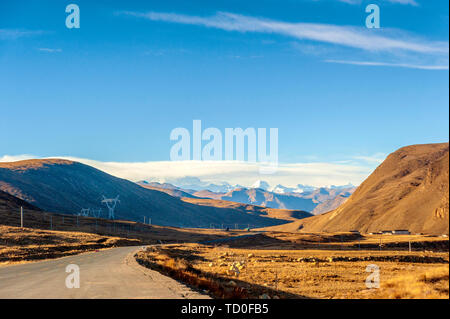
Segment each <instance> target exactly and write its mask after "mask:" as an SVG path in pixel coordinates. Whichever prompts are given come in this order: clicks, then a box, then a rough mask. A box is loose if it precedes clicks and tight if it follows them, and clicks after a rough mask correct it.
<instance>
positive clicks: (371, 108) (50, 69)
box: [0, 0, 449, 184]
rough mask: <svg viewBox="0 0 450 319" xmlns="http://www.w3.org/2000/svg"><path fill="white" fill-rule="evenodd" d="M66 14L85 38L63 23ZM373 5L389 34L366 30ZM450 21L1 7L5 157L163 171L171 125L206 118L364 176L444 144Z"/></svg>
mask: <svg viewBox="0 0 450 319" xmlns="http://www.w3.org/2000/svg"><path fill="white" fill-rule="evenodd" d="M69 3H75V4H77V5H78V6H79V7H80V18H81V19H80V20H81V28H80V29H68V28H66V26H65V19H66V16H67V13H65V7H66V5H68V4H69ZM369 3H376V4H378V5H379V6H380V10H381V29H370V30H369V29H366V28H365V18H366V16H367V13H365V10H364V9H365V7H366V5H367V4H369ZM448 12H449V10H448V2H447V1H425V0H414V1H413V0H379V1H362V0H361V1H358V0H342V1H338V0H315V1H314V0H284V1H279V0H260V1H242V0H239V1H237V0H236V1H235V0H228V1H210V0H209V1H206V0H205V1H146V2H145V3H143V1H120V2H119V1H95V3H94V1H73V2H66V1H2V2H0V109H1V117H0V133H1V139H0V158H1V157H2V156H6V155H8V156H10V157H8V159H11V158H15V157H14V156H16V157H17V156H20V155H23V154H31V155H32V156H33V157H47V156H70V157H74V158H80V159H89V160H95V161H97V162H102V163H103V162H118V163H120V162H121V163H135V162H139V163H142V162H149V161H155V162H163V161H168V160H169V152H170V148H171V146H172V145H173V142H171V141H170V140H169V134H170V132H171V130H172V129H173V128H176V127H186V128H191V127H192V121H193V120H194V119H201V120H202V123H203V125H204V127H217V128H219V129H221V130H223V129H225V128H226V127H233V128H234V127H242V128H247V127H255V128H258V127H263V128H264V127H265V128H270V127H277V128H278V129H279V161H280V162H281V163H286V164H292V165H294V164H296V163H332V164H335V163H343V164H345V163H351V164H352V165H356V164H357V166H358V167H363V168H367V170H366V171H364V173H360V178H359V179H361V178H362V177H363V176H365V175H367V172H370V170H372V169H373V168H374V167H375V166H376V164H378V163H379V160H380V159H382V158H383V157H384V156H385V155H386V154H388V153H390V152H392V151H394V150H396V149H397V148H399V147H401V146H405V145H409V144H418V143H433V142H446V141H448V132H449V120H448V116H449V114H448V113H449V109H448V103H449V92H448V85H449V83H448V76H449V74H448V38H449V35H448V27H449V24H448V23H449V22H448V21H449V20H448ZM11 156H13V157H11ZM6 158H7V157H4V159H6ZM17 158H20V157H17ZM97 162H96V163H97ZM97 166H99V164H98V165H97ZM100 167H101V166H100ZM101 168H103V167H101ZM152 174H153V171H151V172H148V175H152ZM180 174H187V172H186V173H180ZM117 175H121V176H124V177H129V178H138V177H135V176H133V177H131V176H128V175H126V173H122V174H120V173H117ZM294 175H295V174H293V178H296V180H299V179H301V178H300V177H299V176H297V177H296V176H294ZM139 177H141V176H139ZM210 177H211V176H210ZM252 178H253V177H249V178H248V180H249V181H250V180H251V179H252ZM344 179H345V178H344ZM351 179H352V181H353V182H354V183H357V182H358V178H353V177H352V178H351ZM322 180H323V182H326V181H325V179H320V182H319V181H315V182H314V183H316V184H317V183H322ZM349 180H350V179H349ZM339 181H340V180H339ZM286 182H287V180H286ZM301 182H302V181H300V180H299V181H298V183H301ZM331 182H338V180H335V179H333V180H332V181H331V180H330V183H331ZM287 183H290V184H293V183H294V182H293V179H292V181H291V182H287Z"/></svg>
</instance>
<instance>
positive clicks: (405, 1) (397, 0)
mask: <svg viewBox="0 0 450 319" xmlns="http://www.w3.org/2000/svg"><path fill="white" fill-rule="evenodd" d="M338 1H339V2H344V3H348V4H361V3H362V0H338ZM383 2H389V3H394V4H402V5H411V6H415V7H416V6H418V5H419V4H418V3H417V1H415V0H384V1H383Z"/></svg>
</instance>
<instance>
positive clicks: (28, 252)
mask: <svg viewBox="0 0 450 319" xmlns="http://www.w3.org/2000/svg"><path fill="white" fill-rule="evenodd" d="M139 243H140V242H139V240H136V239H124V238H119V237H109V236H100V235H96V234H88V233H80V232H61V231H48V230H35V229H27V228H24V229H21V228H19V227H10V226H0V265H2V264H11V263H21V262H26V261H32V260H42V259H50V258H58V257H63V256H67V255H74V254H79V253H83V252H88V251H95V250H99V249H105V248H111V247H117V246H131V245H138V244H139Z"/></svg>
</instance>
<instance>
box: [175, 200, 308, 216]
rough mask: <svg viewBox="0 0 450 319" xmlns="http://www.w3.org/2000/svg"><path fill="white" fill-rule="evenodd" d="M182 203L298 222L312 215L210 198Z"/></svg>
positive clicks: (299, 211)
mask: <svg viewBox="0 0 450 319" xmlns="http://www.w3.org/2000/svg"><path fill="white" fill-rule="evenodd" d="M182 200H183V201H185V202H188V203H192V204H196V205H202V206H212V207H220V208H233V209H237V210H241V211H242V212H247V213H253V214H258V215H261V216H266V217H270V218H276V219H283V220H293V221H295V220H299V219H302V218H306V217H311V216H312V214H311V213H308V212H305V211H301V210H288V209H276V208H267V207H262V206H255V205H249V204H242V203H236V202H230V201H226V200H217V199H210V198H192V197H184V198H182Z"/></svg>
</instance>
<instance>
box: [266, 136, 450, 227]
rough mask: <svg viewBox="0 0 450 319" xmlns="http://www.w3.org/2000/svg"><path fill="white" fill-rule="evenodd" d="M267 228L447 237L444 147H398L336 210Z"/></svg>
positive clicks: (446, 181) (447, 148)
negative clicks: (402, 231)
mask: <svg viewBox="0 0 450 319" xmlns="http://www.w3.org/2000/svg"><path fill="white" fill-rule="evenodd" d="M270 229H271V230H279V231H298V230H300V231H304V232H317V231H326V232H335V231H350V230H359V231H361V232H365V233H368V232H378V231H382V230H395V229H407V230H409V231H410V232H412V233H425V234H448V232H449V144H448V143H441V144H424V145H412V146H407V147H403V148H401V149H399V150H397V151H396V152H394V153H392V154H390V155H389V156H388V157H387V158H386V160H385V161H384V162H383V163H382V164H381V165H380V166H379V167H378V168H377V169H376V170H375V171H374V172H373V173H372V174H371V175H370V176H369V177H368V178H367V179H366V180H365V181H364V183H362V184H361V185H360V186H359V187H358V188H357V189H356V191H355V192H354V193H353V195H352V196H351V197H350V198H349V199H348V200H347V201H346V202H345V203H344V204H343V205H342V206H340V207H339V208H337V209H336V210H334V211H331V212H329V213H326V214H323V215H319V216H314V217H311V218H307V219H304V220H300V221H296V222H293V223H291V224H289V225H283V226H280V227H271V228H270Z"/></svg>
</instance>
